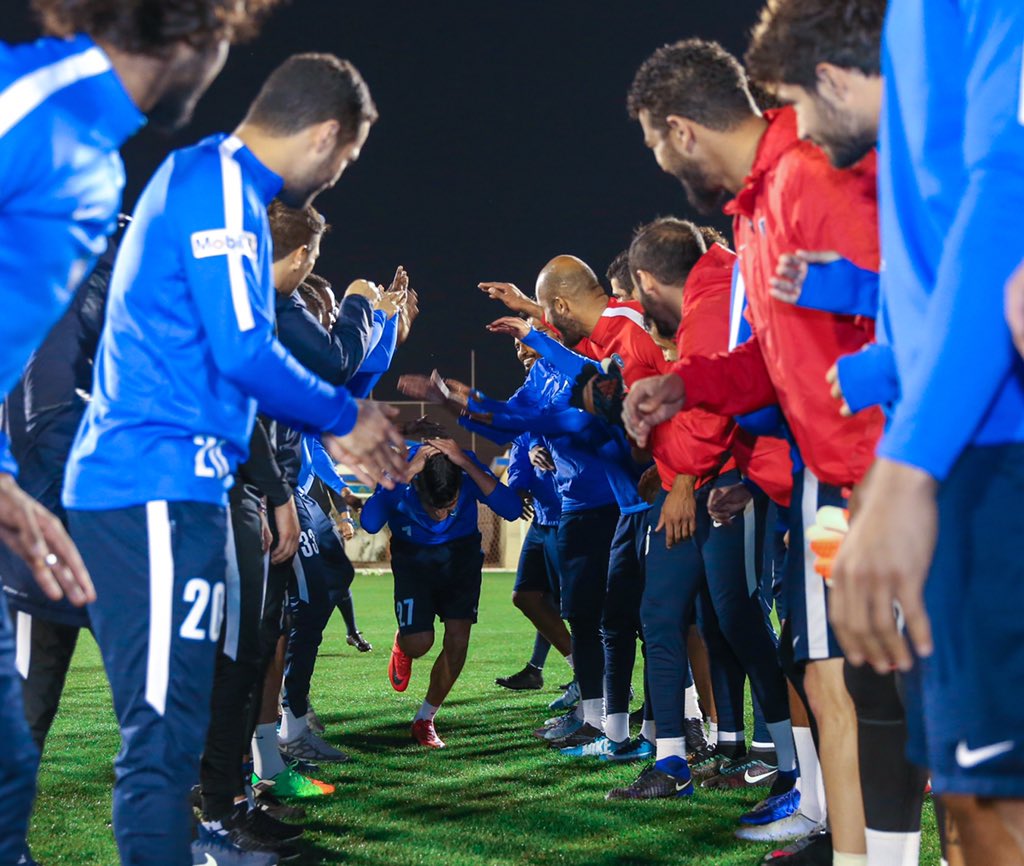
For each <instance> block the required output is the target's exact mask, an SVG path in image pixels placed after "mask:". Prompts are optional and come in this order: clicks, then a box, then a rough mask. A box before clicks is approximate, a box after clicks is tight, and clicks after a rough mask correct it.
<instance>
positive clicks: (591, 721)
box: [580, 698, 604, 731]
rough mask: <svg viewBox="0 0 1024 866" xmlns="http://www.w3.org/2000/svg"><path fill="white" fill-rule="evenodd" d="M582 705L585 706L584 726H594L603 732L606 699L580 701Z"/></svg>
mask: <svg viewBox="0 0 1024 866" xmlns="http://www.w3.org/2000/svg"><path fill="white" fill-rule="evenodd" d="M580 704H581V705H582V706H583V722H584V724H587V725H593V726H594V727H595V728H597V729H598V730H599V731H600V730H603V726H602V725H601V714H602V713H603V712H604V698H587V700H585V701H580Z"/></svg>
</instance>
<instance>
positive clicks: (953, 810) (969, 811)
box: [942, 794, 978, 833]
mask: <svg viewBox="0 0 1024 866" xmlns="http://www.w3.org/2000/svg"><path fill="white" fill-rule="evenodd" d="M942 805H943V806H945V808H946V811H947V812H948V813H949V816H950V817H951V818H952V819H953V821H954V822H955V823H956V825H957V829H958V830H959V831H960V832H961V833H963V831H964V827H965V826H966V825H968V824H970V822H971V821H972V820H977V818H978V800H977V798H976V797H974V796H972V795H970V794H943V795H942Z"/></svg>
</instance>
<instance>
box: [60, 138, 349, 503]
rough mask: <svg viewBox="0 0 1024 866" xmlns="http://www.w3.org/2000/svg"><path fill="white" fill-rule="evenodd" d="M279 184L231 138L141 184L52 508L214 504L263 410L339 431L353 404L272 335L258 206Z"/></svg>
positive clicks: (177, 155)
mask: <svg viewBox="0 0 1024 866" xmlns="http://www.w3.org/2000/svg"><path fill="white" fill-rule="evenodd" d="M281 185H282V181H281V178H280V177H279V176H278V175H277V174H275V173H274V172H272V171H270V170H269V169H268V168H267V167H266V166H264V165H263V164H262V163H261V162H260V161H259V160H258V159H257V158H256V157H255V156H254V155H253V153H252V152H251V151H250V150H249V149H248V148H247V147H245V145H244V144H243V143H242V141H241V140H240V139H238V138H237V137H235V136H232V135H214V136H210V137H209V138H206V139H203V140H202V141H201V142H199V143H198V144H196V145H194V146H192V147H188V148H185V149H183V150H178V151H174V152H173V153H172V154H171V155H170V156H169V157H168V158H167V159H166V160H165V161H164V163H163V164H162V165H161V166H160V168H159V169H158V170H157V172H156V174H155V175H154V176H153V178H152V179H151V180H150V182H149V183H148V184H147V186H146V189H145V190H144V191H143V193H142V197H141V198H140V199H139V203H138V206H137V207H136V209H135V215H134V219H133V221H132V224H131V225H130V226H129V228H128V231H127V232H126V233H125V236H124V240H123V241H122V243H121V248H120V250H119V251H118V255H117V259H116V261H115V263H114V273H113V277H112V280H111V286H110V297H109V300H108V302H107V321H106V325H105V327H104V330H103V336H102V337H101V339H100V346H99V351H98V353H97V357H96V372H95V378H94V381H93V389H92V400H91V402H90V404H89V408H88V410H87V411H86V414H85V418H84V419H83V422H82V426H81V428H80V429H79V431H78V436H77V438H76V440H75V445H74V447H73V449H72V453H71V458H70V460H69V462H68V469H67V475H66V478H65V485H64V504H65V506H66V507H68V508H76V509H86V510H88V509H113V508H125V507H129V506H132V505H141V504H143V503H145V502H148V501H151V500H169V501H196V502H209V503H215V504H225V503H226V501H227V498H226V492H227V489H228V487H230V485H231V483H232V475H233V474H234V471H235V468H236V467H237V466H238V464H239V463H241V462H242V461H243V460H245V458H246V455H247V454H248V449H249V438H250V436H251V435H252V425H253V421H254V419H255V416H256V404H257V401H258V402H259V406H260V411H261V412H264V413H266V414H268V415H270V416H272V417H274V418H277V419H278V420H280V421H283V422H284V423H286V424H287V425H289V426H290V427H293V428H295V429H297V430H300V431H303V432H321V431H327V432H331V433H336V434H338V435H344V434H346V433H348V432H349V431H351V429H352V427H353V426H354V425H355V421H356V417H357V413H358V407H357V404H356V402H355V400H354V399H353V398H352V397H351V396H350V395H349V394H348V392H347V391H346V390H345V389H344V388H340V387H335V386H333V385H329V384H328V383H327V382H325V381H323V380H322V379H318V378H317V377H316V376H314V375H313V374H312V373H310V372H309V371H308V370H306V369H305V368H304V367H302V366H301V365H300V364H299V363H298V361H296V360H295V358H294V357H293V356H292V355H290V354H289V353H288V351H287V350H286V349H285V348H284V347H283V346H282V345H281V343H280V342H279V341H278V340H277V338H276V337H275V336H274V285H273V278H272V272H271V260H272V243H271V237H270V226H269V223H268V220H267V209H266V208H267V204H268V203H269V202H270V201H271V200H272V199H273V198H274V196H275V195H276V194H277V193H278V191H279V190H280V189H281Z"/></svg>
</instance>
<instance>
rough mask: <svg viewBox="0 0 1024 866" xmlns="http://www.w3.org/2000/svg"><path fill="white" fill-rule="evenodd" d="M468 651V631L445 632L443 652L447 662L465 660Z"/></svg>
mask: <svg viewBox="0 0 1024 866" xmlns="http://www.w3.org/2000/svg"><path fill="white" fill-rule="evenodd" d="M468 650H469V629H465V630H464V629H457V630H454V631H446V632H445V635H444V651H445V654H446V655H447V656H448V659H449V661H455V660H459V659H461V660H465V658H466V652H467V651H468Z"/></svg>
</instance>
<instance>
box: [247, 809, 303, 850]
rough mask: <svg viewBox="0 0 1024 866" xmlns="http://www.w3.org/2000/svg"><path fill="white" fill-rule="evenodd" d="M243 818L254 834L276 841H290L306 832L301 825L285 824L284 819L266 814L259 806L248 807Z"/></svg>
mask: <svg viewBox="0 0 1024 866" xmlns="http://www.w3.org/2000/svg"><path fill="white" fill-rule="evenodd" d="M245 819H246V821H247V822H248V824H249V829H250V830H252V832H253V833H254V834H255V835H256V836H261V837H263V838H266V839H273V840H274V841H276V842H292V841H294V840H295V839H298V838H299V837H300V836H301V835H302V834H303V833H305V832H306V831H305V830H304V829H303V828H302V827H296V826H295V825H294V824H286V823H285V822H284V821H281V820H279V819H277V818H274V817H273V816H271V815H268V814H267V813H266V812H265V811H263V809H260V808H259V807H257V808H255V809H249V810H248V811H247V812H246V815H245Z"/></svg>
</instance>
